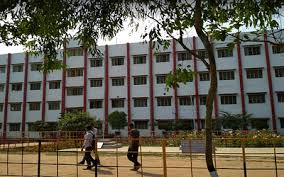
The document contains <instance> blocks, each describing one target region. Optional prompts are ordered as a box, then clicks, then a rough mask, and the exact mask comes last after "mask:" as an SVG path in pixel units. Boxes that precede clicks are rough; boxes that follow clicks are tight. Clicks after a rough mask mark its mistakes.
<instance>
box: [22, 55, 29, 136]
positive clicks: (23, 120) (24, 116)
mask: <svg viewBox="0 0 284 177" xmlns="http://www.w3.org/2000/svg"><path fill="white" fill-rule="evenodd" d="M28 74H29V54H28V53H27V52H26V56H25V73H24V94H23V108H22V137H24V136H25V131H26V116H27V115H26V111H27V90H28Z"/></svg>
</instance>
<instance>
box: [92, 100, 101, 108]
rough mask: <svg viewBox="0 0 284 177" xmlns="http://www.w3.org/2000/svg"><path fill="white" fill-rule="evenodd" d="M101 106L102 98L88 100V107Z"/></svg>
mask: <svg viewBox="0 0 284 177" xmlns="http://www.w3.org/2000/svg"><path fill="white" fill-rule="evenodd" d="M102 107H103V100H90V109H98V108H102Z"/></svg>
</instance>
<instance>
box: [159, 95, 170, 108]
mask: <svg viewBox="0 0 284 177" xmlns="http://www.w3.org/2000/svg"><path fill="white" fill-rule="evenodd" d="M171 100H172V98H171V97H158V98H157V103H158V106H171V105H172V103H171Z"/></svg>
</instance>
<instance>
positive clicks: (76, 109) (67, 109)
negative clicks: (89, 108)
mask: <svg viewBox="0 0 284 177" xmlns="http://www.w3.org/2000/svg"><path fill="white" fill-rule="evenodd" d="M66 112H67V113H77V112H83V108H82V107H74V108H66Z"/></svg>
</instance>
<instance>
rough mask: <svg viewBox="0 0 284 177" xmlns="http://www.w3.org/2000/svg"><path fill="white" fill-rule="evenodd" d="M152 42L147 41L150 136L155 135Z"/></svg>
mask: <svg viewBox="0 0 284 177" xmlns="http://www.w3.org/2000/svg"><path fill="white" fill-rule="evenodd" d="M152 45H153V43H152V41H150V42H149V93H150V126H151V130H150V131H151V136H155V122H154V120H155V118H154V116H155V115H154V106H155V105H154V85H153V46H152Z"/></svg>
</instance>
